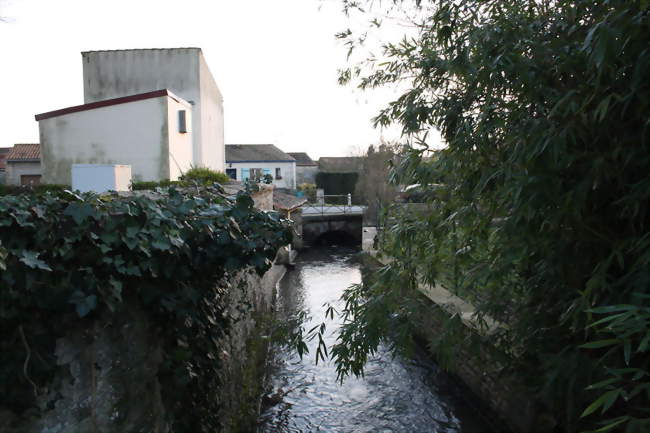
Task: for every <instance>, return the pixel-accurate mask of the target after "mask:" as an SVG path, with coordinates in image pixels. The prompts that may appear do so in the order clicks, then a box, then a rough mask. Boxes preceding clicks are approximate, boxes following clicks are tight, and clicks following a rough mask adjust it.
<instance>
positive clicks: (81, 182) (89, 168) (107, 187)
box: [72, 164, 131, 193]
mask: <svg viewBox="0 0 650 433" xmlns="http://www.w3.org/2000/svg"><path fill="white" fill-rule="evenodd" d="M130 187H131V166H130V165H115V164H72V189H73V190H79V191H81V192H88V191H93V192H100V193H101V192H106V191H128V190H129V189H130Z"/></svg>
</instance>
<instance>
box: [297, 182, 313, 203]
mask: <svg viewBox="0 0 650 433" xmlns="http://www.w3.org/2000/svg"><path fill="white" fill-rule="evenodd" d="M298 191H302V192H304V193H305V197H306V198H307V200H309V202H310V203H316V185H314V184H313V183H301V184H300V185H298Z"/></svg>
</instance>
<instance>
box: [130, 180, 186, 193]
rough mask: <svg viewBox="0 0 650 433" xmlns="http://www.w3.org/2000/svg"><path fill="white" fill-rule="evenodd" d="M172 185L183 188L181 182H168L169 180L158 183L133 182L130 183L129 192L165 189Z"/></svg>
mask: <svg viewBox="0 0 650 433" xmlns="http://www.w3.org/2000/svg"><path fill="white" fill-rule="evenodd" d="M173 185H178V186H183V185H182V182H179V181H177V180H169V179H163V180H161V181H159V182H156V181H134V182H131V190H132V191H141V190H148V189H156V188H167V187H170V186H173Z"/></svg>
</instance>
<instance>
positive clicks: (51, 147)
mask: <svg viewBox="0 0 650 433" xmlns="http://www.w3.org/2000/svg"><path fill="white" fill-rule="evenodd" d="M183 118H184V119H183ZM36 120H38V122H39V128H40V134H41V153H42V169H43V182H44V183H58V184H65V185H71V180H72V179H71V168H72V164H125V165H130V166H131V170H132V175H133V180H136V181H155V180H161V179H172V180H175V179H178V177H179V176H180V175H181V174H182V173H183V172H184V171H186V170H187V169H189V168H190V167H191V166H192V164H193V162H194V159H193V152H192V129H191V125H192V106H191V105H190V104H189V103H188V102H187V101H184V100H183V99H181V98H179V97H178V96H176V95H174V94H173V93H171V92H170V91H168V90H158V91H155V92H148V93H141V94H138V95H131V96H127V97H123V98H115V99H107V100H103V101H98V102H93V103H89V104H84V105H78V106H75V107H69V108H64V109H62V110H56V111H51V112H49V113H43V114H39V115H37V116H36Z"/></svg>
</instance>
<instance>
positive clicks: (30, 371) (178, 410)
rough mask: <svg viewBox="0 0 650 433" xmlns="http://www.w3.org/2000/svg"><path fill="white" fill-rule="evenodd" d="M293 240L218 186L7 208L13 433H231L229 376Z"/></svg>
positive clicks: (0, 265)
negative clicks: (275, 263) (279, 257)
mask: <svg viewBox="0 0 650 433" xmlns="http://www.w3.org/2000/svg"><path fill="white" fill-rule="evenodd" d="M289 242H290V232H289V231H288V230H287V227H286V226H285V225H284V223H283V222H282V221H280V220H279V219H278V218H277V216H275V215H274V214H272V213H264V212H260V211H258V210H256V209H254V208H253V202H252V199H251V198H250V196H249V195H248V194H246V193H240V194H239V195H238V196H237V198H236V199H235V200H230V199H228V198H227V197H225V196H224V195H223V193H222V191H221V190H220V189H218V188H212V187H206V188H201V189H199V190H196V189H194V190H193V191H192V193H188V192H183V191H178V190H175V189H173V188H172V189H169V190H168V191H167V192H164V193H156V194H147V195H138V196H129V197H118V196H102V197H98V196H95V195H90V194H89V195H82V196H79V195H75V194H71V193H68V192H62V193H47V194H43V195H21V196H5V197H2V198H0V270H1V271H2V273H1V276H0V298H2V300H3V302H2V304H0V328H1V329H2V334H1V336H0V426H1V429H2V431H16V432H18V431H20V432H22V431H52V432H54V431H65V432H73V431H95V430H96V431H106V432H111V431H115V432H117V431H160V432H165V431H174V432H208V431H209V432H214V431H223V428H224V422H225V421H227V420H225V419H224V413H225V412H224V408H225V407H226V405H225V404H224V401H225V400H226V399H225V398H224V396H223V394H221V391H222V390H223V389H224V382H225V379H224V374H223V371H224V367H225V365H226V363H227V362H232V360H233V359H234V358H233V354H232V353H230V352H233V349H232V348H233V347H235V346H246V345H248V344H249V343H250V342H249V341H248V340H247V336H246V332H244V331H242V327H241V326H240V324H241V323H244V322H245V321H248V324H247V325H246V327H245V328H246V329H252V327H254V326H256V323H255V321H254V318H253V313H252V312H253V311H254V310H255V308H257V307H258V306H259V305H260V302H261V301H263V300H264V296H268V295H262V294H260V293H261V292H260V290H261V289H262V286H263V284H262V283H261V282H262V281H263V279H262V277H261V276H262V275H264V274H265V273H266V272H267V271H268V270H269V269H270V268H271V266H272V260H273V259H274V258H275V256H276V253H277V251H278V249H279V248H280V247H281V246H282V245H286V244H287V243H289ZM234 295H236V296H237V297H238V299H239V300H240V302H239V303H238V305H234V304H233V303H232V302H230V301H232V299H233V298H232V296H234ZM235 339H236V340H239V344H238V345H233V341H235ZM228 348H230V351H229V350H228ZM231 406H232V405H231ZM61 408H65V409H66V410H65V411H61V410H60V409H61ZM228 422H229V421H228ZM44 423H45V424H44ZM100 427H101V428H100Z"/></svg>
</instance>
